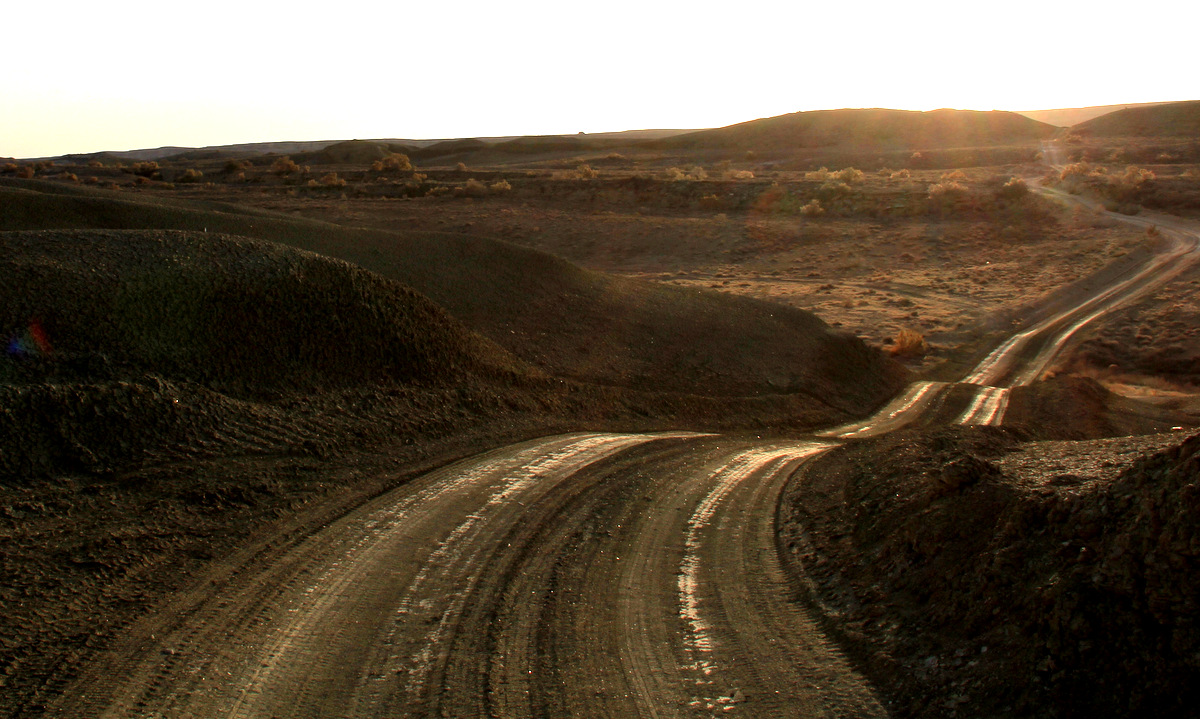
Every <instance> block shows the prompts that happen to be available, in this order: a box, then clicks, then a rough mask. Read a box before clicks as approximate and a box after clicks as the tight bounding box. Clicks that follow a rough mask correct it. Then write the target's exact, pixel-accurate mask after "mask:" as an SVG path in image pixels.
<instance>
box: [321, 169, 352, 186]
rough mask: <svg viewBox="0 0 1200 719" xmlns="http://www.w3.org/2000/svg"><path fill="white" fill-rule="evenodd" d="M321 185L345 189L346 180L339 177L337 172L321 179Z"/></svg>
mask: <svg viewBox="0 0 1200 719" xmlns="http://www.w3.org/2000/svg"><path fill="white" fill-rule="evenodd" d="M321 185H323V186H325V187H345V186H346V180H345V179H343V178H341V177H338V174H337V173H336V172H330V173H327V174H325V175H323V176H322V177H321Z"/></svg>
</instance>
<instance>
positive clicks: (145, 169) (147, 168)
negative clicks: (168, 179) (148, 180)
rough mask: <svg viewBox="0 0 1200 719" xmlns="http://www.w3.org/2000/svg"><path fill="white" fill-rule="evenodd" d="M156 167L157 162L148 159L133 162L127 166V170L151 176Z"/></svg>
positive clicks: (139, 174)
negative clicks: (147, 160) (146, 160)
mask: <svg viewBox="0 0 1200 719" xmlns="http://www.w3.org/2000/svg"><path fill="white" fill-rule="evenodd" d="M158 169H159V168H158V163H157V162H155V161H153V160H150V161H149V162H135V163H133V164H132V165H130V166H129V168H128V170H127V171H128V172H132V173H133V174H135V175H138V176H140V177H153V176H154V173H156V172H158Z"/></svg>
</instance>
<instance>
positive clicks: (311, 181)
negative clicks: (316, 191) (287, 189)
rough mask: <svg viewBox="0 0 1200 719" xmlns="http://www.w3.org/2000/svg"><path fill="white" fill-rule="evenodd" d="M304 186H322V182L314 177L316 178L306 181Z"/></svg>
mask: <svg viewBox="0 0 1200 719" xmlns="http://www.w3.org/2000/svg"><path fill="white" fill-rule="evenodd" d="M304 186H305V187H320V186H321V183H319V182H317V181H316V179H315V178H314V179H311V180H309V181H308V182H306V183H304Z"/></svg>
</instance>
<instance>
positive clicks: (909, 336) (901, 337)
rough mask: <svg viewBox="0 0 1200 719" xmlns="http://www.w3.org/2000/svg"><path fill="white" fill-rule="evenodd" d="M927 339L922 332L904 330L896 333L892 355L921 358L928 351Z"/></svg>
mask: <svg viewBox="0 0 1200 719" xmlns="http://www.w3.org/2000/svg"><path fill="white" fill-rule="evenodd" d="M927 349H928V348H927V347H926V345H925V337H924V336H922V335H921V333H920V332H917V331H915V330H910V329H902V330H900V331H899V332H897V333H896V339H895V341H894V342H893V343H892V347H891V350H889V351H890V353H891V355H892V356H893V357H921V356H922V355H924V354H925V352H926V351H927Z"/></svg>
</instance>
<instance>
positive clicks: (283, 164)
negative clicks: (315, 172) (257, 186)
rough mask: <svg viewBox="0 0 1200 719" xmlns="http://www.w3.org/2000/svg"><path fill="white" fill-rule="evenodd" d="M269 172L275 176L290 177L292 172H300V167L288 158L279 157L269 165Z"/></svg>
mask: <svg viewBox="0 0 1200 719" xmlns="http://www.w3.org/2000/svg"><path fill="white" fill-rule="evenodd" d="M271 172H273V173H275V174H276V175H290V174H292V173H294V172H300V166H299V165H297V164H296V163H295V161H293V160H292V158H290V157H281V158H279V159H278V160H276V161H275V162H273V163H271Z"/></svg>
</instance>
